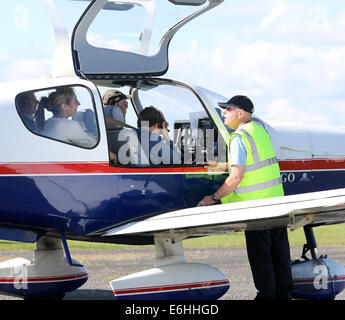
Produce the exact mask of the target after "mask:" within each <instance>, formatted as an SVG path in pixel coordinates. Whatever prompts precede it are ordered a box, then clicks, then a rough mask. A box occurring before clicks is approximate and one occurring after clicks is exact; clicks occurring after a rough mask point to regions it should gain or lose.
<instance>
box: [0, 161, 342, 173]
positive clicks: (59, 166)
mask: <svg viewBox="0 0 345 320" xmlns="http://www.w3.org/2000/svg"><path fill="white" fill-rule="evenodd" d="M279 166H280V170H281V171H308V170H315V171H317V170H345V159H314V160H282V161H279ZM222 172H224V173H226V172H227V171H225V170H223V171H221V170H219V169H214V168H210V167H207V166H183V167H170V166H165V167H151V168H126V167H113V166H110V165H109V163H108V162H13V163H0V175H35V174H40V175H49V174H64V175H68V174H116V173H119V174H121V173H133V174H136V173H222Z"/></svg>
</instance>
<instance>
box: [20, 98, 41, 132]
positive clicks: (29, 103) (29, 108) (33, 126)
mask: <svg viewBox="0 0 345 320" xmlns="http://www.w3.org/2000/svg"><path fill="white" fill-rule="evenodd" d="M16 104H17V110H18V112H19V114H20V117H21V118H22V120H23V122H24V123H25V125H26V126H27V127H28V128H29V129H30V130H32V131H36V130H37V123H36V111H37V106H38V100H37V99H36V96H35V94H34V93H33V92H25V93H22V94H21V95H19V96H18V98H17V101H16Z"/></svg>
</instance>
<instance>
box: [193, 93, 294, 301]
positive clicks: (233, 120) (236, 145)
mask: <svg viewBox="0 0 345 320" xmlns="http://www.w3.org/2000/svg"><path fill="white" fill-rule="evenodd" d="M219 106H220V107H222V108H224V110H223V114H224V123H225V125H227V126H228V127H230V128H231V129H233V130H235V131H234V132H233V133H232V134H231V136H230V141H229V150H228V161H229V171H230V175H229V177H228V178H227V179H226V180H225V182H224V184H223V185H222V186H221V187H220V188H219V189H218V190H217V191H216V192H215V193H214V194H213V195H210V196H206V197H204V198H203V199H202V200H201V201H200V202H199V203H198V206H205V205H211V204H215V203H217V202H218V200H220V201H221V202H222V203H231V202H239V201H247V200H257V199H264V198H271V197H278V196H283V195H284V190H283V186H282V182H281V177H280V169H279V165H278V161H277V159H276V156H275V152H274V149H273V146H272V143H271V140H270V137H269V135H268V133H267V131H266V130H265V128H264V127H263V125H262V124H260V123H258V122H255V121H253V120H252V113H253V112H254V106H253V103H252V102H251V100H250V99H249V98H248V97H246V96H234V97H232V98H231V99H230V100H229V101H228V102H224V103H219ZM245 237H246V245H247V253H248V259H249V263H250V267H251V270H252V274H253V279H254V284H255V287H256V289H257V290H258V293H257V296H256V299H270V300H276V299H278V300H285V299H290V298H291V295H290V291H291V289H292V276H291V266H290V247H289V242H288V236H287V230H286V228H276V229H267V230H260V231H245Z"/></svg>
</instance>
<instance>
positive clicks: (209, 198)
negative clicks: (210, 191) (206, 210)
mask: <svg viewBox="0 0 345 320" xmlns="http://www.w3.org/2000/svg"><path fill="white" fill-rule="evenodd" d="M216 202H217V201H214V200H213V199H212V196H205V197H204V198H203V199H202V200H201V201H199V202H198V204H197V207H203V206H209V205H211V204H215V203H216Z"/></svg>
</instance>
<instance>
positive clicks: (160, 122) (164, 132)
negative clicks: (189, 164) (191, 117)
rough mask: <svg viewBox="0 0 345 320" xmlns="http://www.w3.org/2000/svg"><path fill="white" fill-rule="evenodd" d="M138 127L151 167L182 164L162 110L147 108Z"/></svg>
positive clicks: (140, 117) (143, 111)
mask: <svg viewBox="0 0 345 320" xmlns="http://www.w3.org/2000/svg"><path fill="white" fill-rule="evenodd" d="M137 125H138V129H137V130H136V131H137V135H138V139H139V143H141V147H142V148H143V149H144V152H145V153H146V155H147V157H148V159H149V162H150V165H160V164H180V162H181V155H180V153H179V152H178V151H177V150H176V148H175V147H174V144H173V141H171V140H170V136H169V131H168V123H167V121H166V120H165V117H164V115H163V113H162V112H161V111H160V110H158V109H156V108H155V107H153V106H150V107H146V108H145V109H144V110H142V111H141V112H140V114H139V116H138V120H137ZM145 149H146V150H145Z"/></svg>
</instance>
